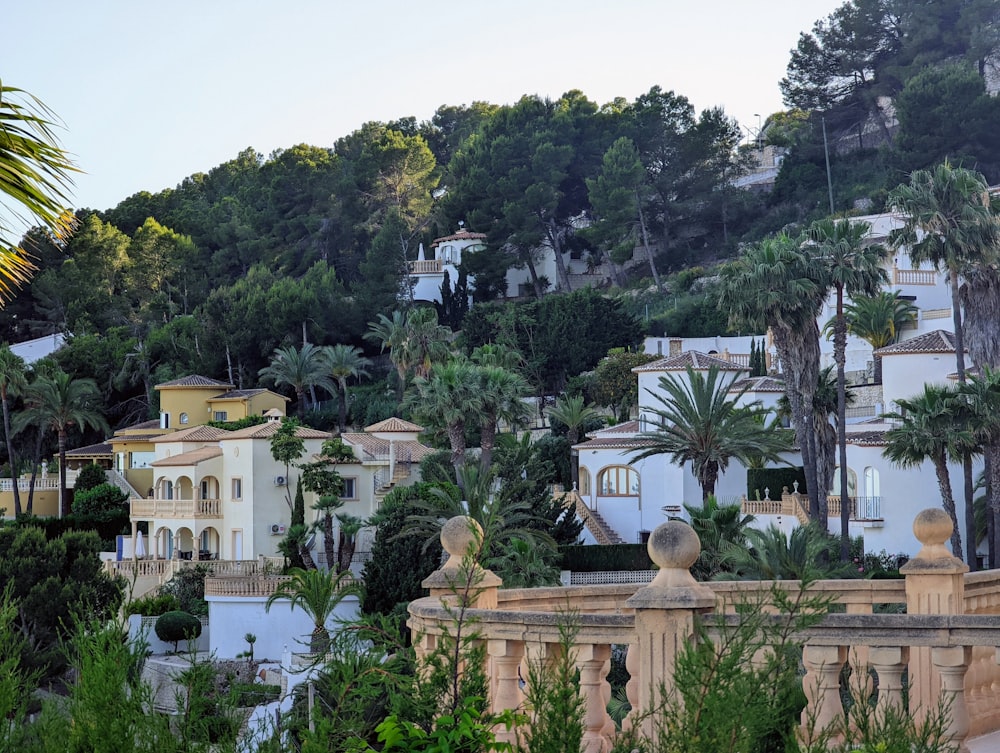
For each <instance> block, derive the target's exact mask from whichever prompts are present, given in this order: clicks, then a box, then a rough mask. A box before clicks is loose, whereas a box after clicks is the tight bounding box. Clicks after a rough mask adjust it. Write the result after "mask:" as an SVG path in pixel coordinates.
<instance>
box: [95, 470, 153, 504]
mask: <svg viewBox="0 0 1000 753" xmlns="http://www.w3.org/2000/svg"><path fill="white" fill-rule="evenodd" d="M104 475H105V477H106V478H107V479H108V483H109V484H114V485H115V486H116V487H118V488H119V489H121V490H122V491H123V492H125V493H126V494H127V495H128V496H129V499H133V498H138V499H142V498H143V495H142V494H140V493H139V491H138V490H137V489H136V488H135V487H134V486H132V484H130V483H129V482H128V481H127V480H126V479H125V477H124V476H123V475H121V474H120V473H119V472H118V471H116V470H109V471H105V472H104Z"/></svg>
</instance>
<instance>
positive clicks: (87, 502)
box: [73, 483, 128, 515]
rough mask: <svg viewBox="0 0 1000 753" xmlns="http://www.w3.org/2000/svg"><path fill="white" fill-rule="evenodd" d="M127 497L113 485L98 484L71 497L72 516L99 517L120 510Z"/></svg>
mask: <svg viewBox="0 0 1000 753" xmlns="http://www.w3.org/2000/svg"><path fill="white" fill-rule="evenodd" d="M127 502H128V495H127V494H126V493H125V492H123V491H122V490H121V489H119V488H118V487H117V486H115V485H114V484H108V483H104V484H98V485H97V486H95V487H92V488H90V489H84V490H82V491H77V492H76V493H74V495H73V514H74V515H100V514H102V513H106V512H114V511H116V510H120V509H122V507H123V506H124V505H125V504H126V503H127Z"/></svg>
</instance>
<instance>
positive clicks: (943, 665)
mask: <svg viewBox="0 0 1000 753" xmlns="http://www.w3.org/2000/svg"><path fill="white" fill-rule="evenodd" d="M971 658H972V649H971V648H970V647H969V646H935V647H934V648H932V649H931V662H932V663H933V665H934V669H936V670H937V673H938V674H939V675H940V677H941V701H942V702H943V703H944V707H945V708H946V709H947V710H948V714H947V722H948V728H947V731H946V734H947V736H948V739H949V740H950V741H951V743H952V744H953V745H957V746H958V749H959V751H960V753H968V751H969V749H968V748H967V747H966V745H965V738H966V736H967V735H968V734H969V709H968V706H967V705H966V703H965V672H966V670H967V669H968V668H969V660H970V659H971Z"/></svg>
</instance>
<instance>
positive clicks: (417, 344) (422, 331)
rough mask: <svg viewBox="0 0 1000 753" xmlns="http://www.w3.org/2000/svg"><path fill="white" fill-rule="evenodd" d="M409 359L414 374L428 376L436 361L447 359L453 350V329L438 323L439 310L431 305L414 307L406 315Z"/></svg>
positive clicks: (406, 345)
mask: <svg viewBox="0 0 1000 753" xmlns="http://www.w3.org/2000/svg"><path fill="white" fill-rule="evenodd" d="M404 348H405V350H406V354H407V356H406V357H407V361H408V362H409V363H410V364H412V365H413V370H414V374H415V375H416V376H418V377H425V378H426V377H427V375H428V374H430V372H431V366H432V365H433V364H434V363H435V362H440V361H443V360H444V359H446V358H447V357H448V355H449V353H450V352H451V330H450V329H448V328H447V327H445V326H443V325H441V324H438V315H437V310H436V309H433V308H429V307H422V308H416V309H412V310H411V311H410V313H409V314H408V315H407V317H406V341H405V343H404Z"/></svg>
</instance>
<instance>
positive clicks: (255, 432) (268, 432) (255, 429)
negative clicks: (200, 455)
mask: <svg viewBox="0 0 1000 753" xmlns="http://www.w3.org/2000/svg"><path fill="white" fill-rule="evenodd" d="M280 426H281V422H280V421H268V422H267V423H265V424H257V425H256V426H248V427H246V428H245V429H239V430H237V431H229V432H226V439H269V438H271V437H272V436H273V435H274V433H275V432H276V431H277V430H278V428H279V427H280ZM295 436H297V437H298V438H299V439H329V438H330V436H331V435H330V432H328V431H319V430H318V429H310V428H309V427H308V426H300V427H299V428H298V429H296V430H295Z"/></svg>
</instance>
